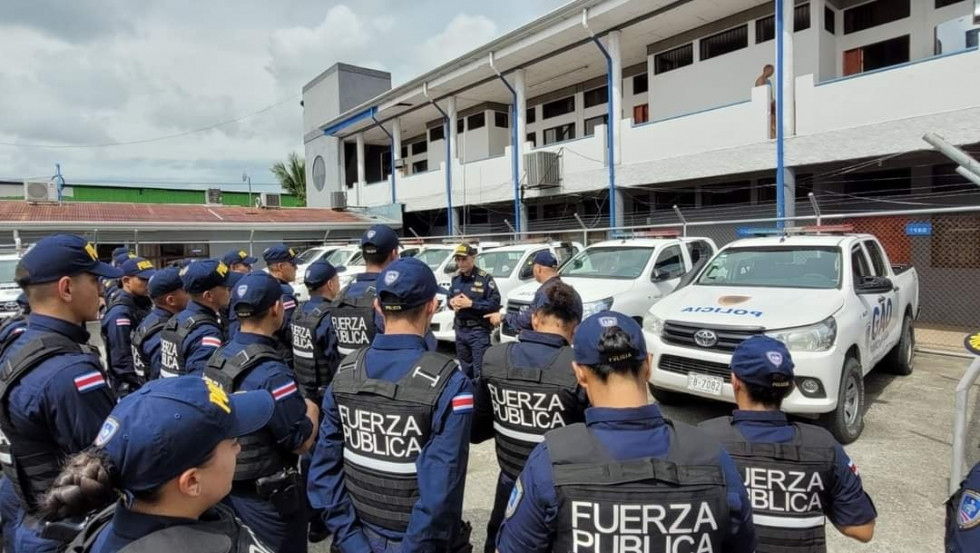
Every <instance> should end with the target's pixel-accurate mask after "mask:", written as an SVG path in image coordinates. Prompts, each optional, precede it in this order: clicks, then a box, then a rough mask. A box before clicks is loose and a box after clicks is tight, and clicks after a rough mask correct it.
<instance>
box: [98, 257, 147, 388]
mask: <svg viewBox="0 0 980 553" xmlns="http://www.w3.org/2000/svg"><path fill="white" fill-rule="evenodd" d="M120 269H121V270H122V272H123V276H122V279H121V280H120V288H119V290H118V291H117V292H116V294H115V295H114V296H112V299H110V300H109V303H108V305H106V312H105V314H104V315H103V316H102V324H101V329H102V343H103V345H104V346H105V353H106V367H107V368H108V374H109V383H110V384H111V385H112V389H113V391H115V393H116V397H124V396H126V395H127V394H129V393H130V392H132V391H133V390H135V389H137V388H139V387H140V386H141V385H142V384H143V382H145V379H146V375H145V372H144V371H143V369H142V367H140V368H139V370H137V368H136V366H135V360H134V356H133V344H132V340H131V335H132V332H133V329H135V328H136V327H137V326H139V324H140V323H142V322H143V318H144V317H146V315H147V314H148V313H149V312H150V308H151V306H152V303H151V302H150V298H149V291H148V290H147V286H148V283H149V280H150V277H152V276H153V273H154V272H156V271H155V270H154V268H153V263H151V262H150V261H149V260H148V259H144V258H142V257H133V258H130V259H127V260H126V261H124V262H123V264H122V266H121V267H120Z"/></svg>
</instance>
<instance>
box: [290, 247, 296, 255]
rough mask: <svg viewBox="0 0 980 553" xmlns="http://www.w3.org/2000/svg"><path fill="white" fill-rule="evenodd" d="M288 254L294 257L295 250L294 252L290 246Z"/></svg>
mask: <svg viewBox="0 0 980 553" xmlns="http://www.w3.org/2000/svg"><path fill="white" fill-rule="evenodd" d="M289 255H290V257H296V252H294V251H293V249H292V248H289Z"/></svg>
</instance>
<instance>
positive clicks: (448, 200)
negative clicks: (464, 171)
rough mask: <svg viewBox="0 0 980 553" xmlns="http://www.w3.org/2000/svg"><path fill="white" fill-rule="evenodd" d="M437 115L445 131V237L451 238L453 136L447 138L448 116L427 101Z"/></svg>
mask: <svg viewBox="0 0 980 553" xmlns="http://www.w3.org/2000/svg"><path fill="white" fill-rule="evenodd" d="M429 103H430V104H432V106H433V107H435V108H436V110H438V111H439V113H441V114H442V124H443V128H444V129H445V133H444V134H445V140H446V235H447V236H452V234H453V160H452V158H451V157H450V156H451V155H452V150H451V149H450V148H451V146H452V143H451V142H449V141H450V140H452V139H453V138H455V137H453V136H449V115H448V114H447V113H446V112H445V111H443V110H442V108H441V107H439V104H437V103H436V102H435V100H429Z"/></svg>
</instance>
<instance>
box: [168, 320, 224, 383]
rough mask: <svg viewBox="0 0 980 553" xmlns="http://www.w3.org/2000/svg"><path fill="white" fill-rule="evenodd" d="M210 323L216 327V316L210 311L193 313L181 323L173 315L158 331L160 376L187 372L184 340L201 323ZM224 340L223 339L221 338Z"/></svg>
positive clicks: (178, 374)
mask: <svg viewBox="0 0 980 553" xmlns="http://www.w3.org/2000/svg"><path fill="white" fill-rule="evenodd" d="M207 323H211V324H213V325H215V326H217V327H218V328H221V325H220V324H219V323H218V318H217V317H216V316H215V315H213V314H211V313H195V314H194V315H191V316H190V317H187V318H186V319H184V322H183V324H181V323H180V322H179V321H178V320H177V315H174V316H173V317H171V318H170V320H169V321H167V324H165V325H164V326H163V330H161V331H160V376H161V377H164V378H169V377H173V376H181V375H183V374H187V368H186V366H185V362H186V359H184V340H185V339H186V338H187V336H188V335H189V334H190V333H191V332H193V331H194V329H195V328H197V327H199V326H201V325H202V324H207ZM222 341H224V340H222Z"/></svg>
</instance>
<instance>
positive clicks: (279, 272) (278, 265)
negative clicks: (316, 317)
mask: <svg viewBox="0 0 980 553" xmlns="http://www.w3.org/2000/svg"><path fill="white" fill-rule="evenodd" d="M262 258H263V259H264V260H265V264H266V265H268V268H269V274H270V275H272V276H274V277H276V280H278V281H279V286H280V288H281V291H282V306H283V309H285V310H286V314H285V318H284V319H283V322H282V328H280V329H279V331H278V332H276V336H275V338H276V340H277V341H278V344H279V345H278V346H277V347H278V348H279V353H280V354H282V358H283V360H284V361H285V362H286V365H287V366H288V367H290V368H292V366H293V337H292V334H291V332H292V328H291V327H290V325H289V322H290V321H292V320H293V312H294V311H295V310H296V294H295V292H294V291H293V285H292V284H291V283H292V282H293V281H294V280H296V252H295V251H293V249H292V248H287V247H286V246H283V245H279V246H272V247H271V248H266V250H265V251H264V252H262Z"/></svg>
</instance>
